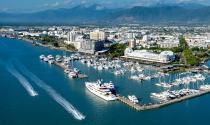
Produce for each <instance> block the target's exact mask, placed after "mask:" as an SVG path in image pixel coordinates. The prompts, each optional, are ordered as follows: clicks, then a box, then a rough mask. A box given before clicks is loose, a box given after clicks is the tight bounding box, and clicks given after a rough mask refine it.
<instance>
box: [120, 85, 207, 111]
mask: <svg viewBox="0 0 210 125" xmlns="http://www.w3.org/2000/svg"><path fill="white" fill-rule="evenodd" d="M209 93H210V89H209V90H205V91H200V92H198V93H195V94H192V95H186V96H183V97H180V98H176V99H172V100H169V101H166V102H161V103H156V104H145V105H141V104H135V103H133V102H131V101H130V100H129V99H128V98H126V97H124V96H120V95H118V100H119V101H120V102H122V103H124V104H126V105H128V106H130V107H132V108H134V109H135V110H137V111H145V110H151V109H157V108H162V107H165V106H168V105H172V104H174V103H178V102H182V101H185V100H189V99H192V98H196V97H199V96H202V95H205V94H209Z"/></svg>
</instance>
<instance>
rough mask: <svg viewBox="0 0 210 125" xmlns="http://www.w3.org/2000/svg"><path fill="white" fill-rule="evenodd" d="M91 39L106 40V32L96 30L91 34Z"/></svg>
mask: <svg viewBox="0 0 210 125" xmlns="http://www.w3.org/2000/svg"><path fill="white" fill-rule="evenodd" d="M90 39H91V40H104V39H105V32H103V31H99V30H95V31H93V32H90Z"/></svg>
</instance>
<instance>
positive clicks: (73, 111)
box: [17, 62, 85, 120]
mask: <svg viewBox="0 0 210 125" xmlns="http://www.w3.org/2000/svg"><path fill="white" fill-rule="evenodd" d="M17 64H18V66H19V68H20V70H21V72H22V73H23V74H24V75H25V76H27V77H28V78H30V79H31V80H32V81H33V82H34V83H36V84H37V86H39V87H40V88H42V89H44V90H45V91H46V92H47V93H48V94H49V95H50V96H51V97H52V98H53V99H54V100H55V101H56V102H57V103H59V104H60V105H61V106H62V107H63V108H64V109H65V110H66V111H67V112H68V113H70V114H72V115H73V116H74V118H76V119H78V120H83V119H85V116H84V115H83V114H82V113H80V112H79V111H78V110H77V109H76V108H75V107H74V106H73V105H72V104H70V103H69V102H68V101H67V100H66V99H64V98H63V97H62V96H61V95H59V94H58V93H57V92H56V91H55V90H54V89H53V88H52V87H50V86H49V85H47V84H46V83H45V82H43V81H42V80H41V79H39V78H38V77H37V76H36V75H34V74H33V73H32V72H30V71H29V70H28V69H26V67H25V66H23V65H21V64H20V63H19V62H18V63H17Z"/></svg>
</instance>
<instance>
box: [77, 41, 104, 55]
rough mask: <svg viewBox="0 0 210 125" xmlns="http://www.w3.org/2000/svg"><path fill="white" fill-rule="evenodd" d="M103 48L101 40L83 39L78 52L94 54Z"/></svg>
mask: <svg viewBox="0 0 210 125" xmlns="http://www.w3.org/2000/svg"><path fill="white" fill-rule="evenodd" d="M103 48H104V43H103V42H102V41H94V40H84V41H83V42H81V46H80V49H79V52H84V53H90V54H94V53H95V52H97V51H101V50H103Z"/></svg>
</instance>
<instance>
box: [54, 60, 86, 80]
mask: <svg viewBox="0 0 210 125" xmlns="http://www.w3.org/2000/svg"><path fill="white" fill-rule="evenodd" d="M54 64H55V65H56V66H58V67H60V68H62V69H63V70H65V69H67V68H68V67H67V66H66V65H63V64H62V63H58V62H56V61H55V62H54ZM87 77H88V76H87V75H85V74H81V73H79V74H78V78H80V79H83V78H87Z"/></svg>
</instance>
